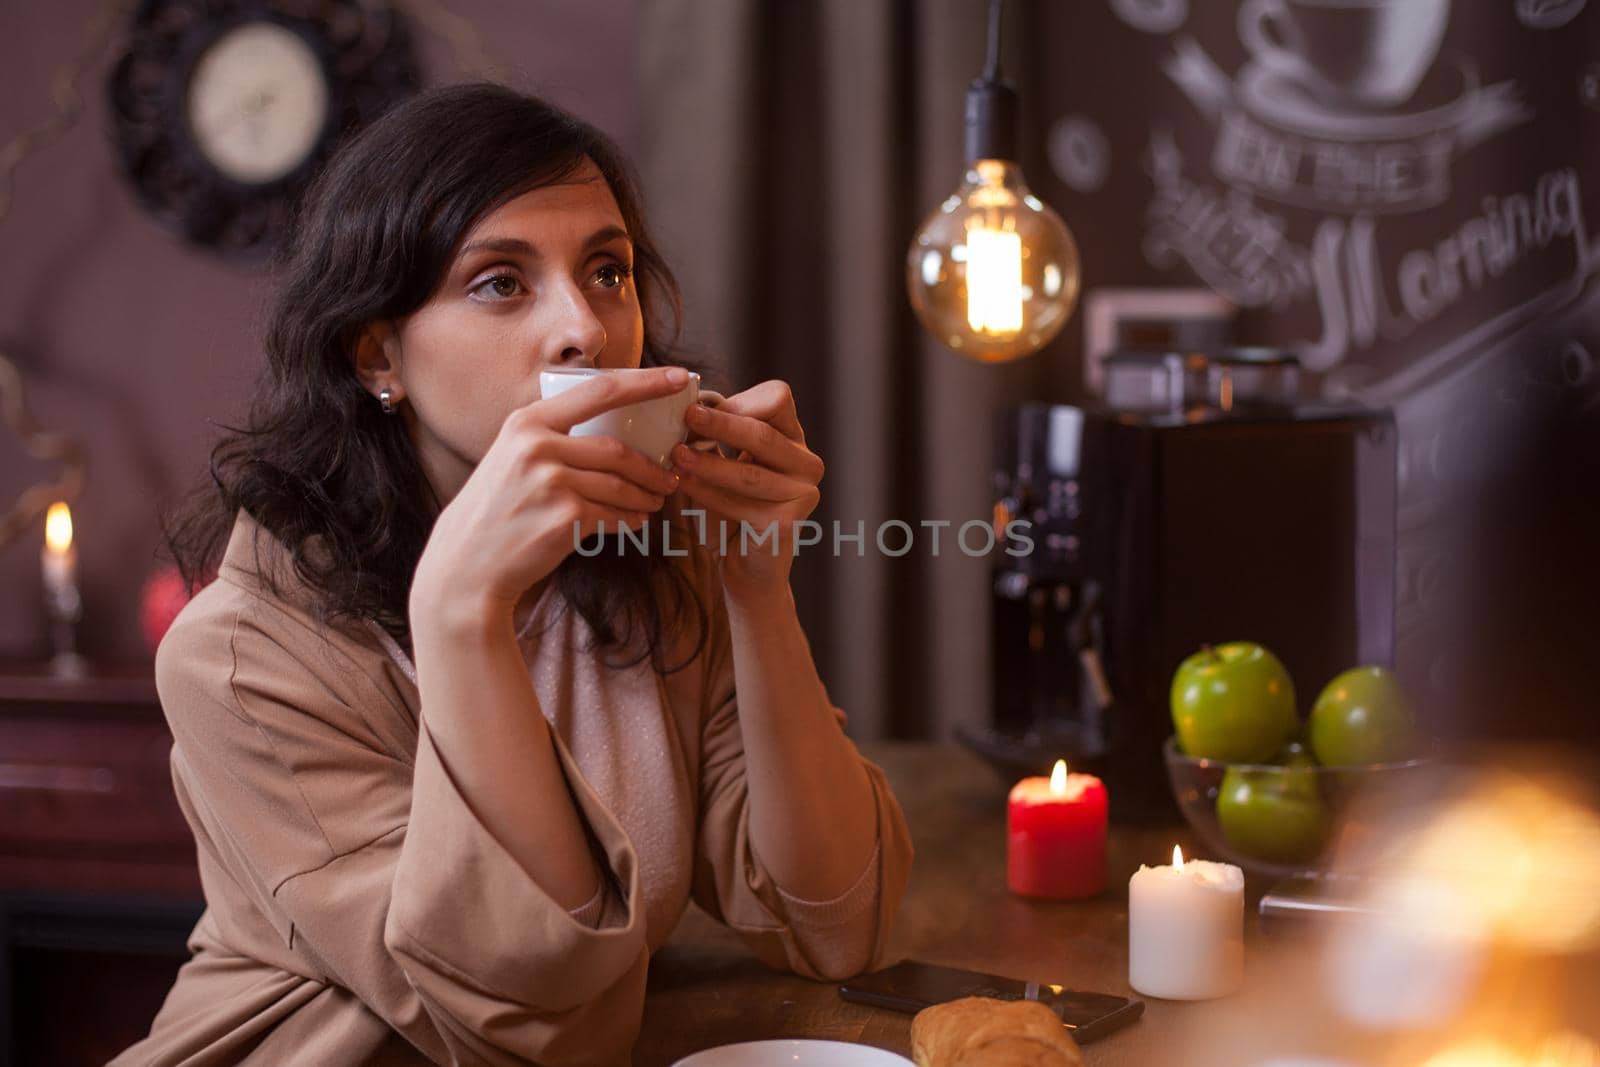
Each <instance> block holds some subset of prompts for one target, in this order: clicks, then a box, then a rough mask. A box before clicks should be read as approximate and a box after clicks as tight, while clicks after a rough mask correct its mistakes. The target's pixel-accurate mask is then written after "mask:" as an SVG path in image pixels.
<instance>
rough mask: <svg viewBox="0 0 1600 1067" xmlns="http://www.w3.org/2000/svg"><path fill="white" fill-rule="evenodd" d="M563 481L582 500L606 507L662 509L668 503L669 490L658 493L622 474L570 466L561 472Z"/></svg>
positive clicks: (644, 509)
mask: <svg viewBox="0 0 1600 1067" xmlns="http://www.w3.org/2000/svg"><path fill="white" fill-rule="evenodd" d="M559 479H560V481H561V482H562V483H563V484H565V485H566V486H567V487H568V488H570V489H571V490H572V491H573V492H575V493H577V494H578V495H579V496H580V497H582V498H583V499H585V500H587V501H589V502H591V503H594V504H600V505H603V506H606V507H613V508H620V509H622V510H624V511H644V512H656V511H660V510H661V508H662V506H663V505H665V504H666V502H667V494H666V493H657V492H655V491H653V490H651V489H646V488H644V487H642V486H640V485H639V484H638V483H637V482H633V481H630V480H629V479H627V478H624V477H622V476H621V475H620V474H612V473H610V472H609V471H592V470H575V469H570V468H569V469H567V470H566V471H564V472H563V473H562V474H561V475H559Z"/></svg>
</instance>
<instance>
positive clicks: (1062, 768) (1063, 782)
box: [1050, 759, 1067, 796]
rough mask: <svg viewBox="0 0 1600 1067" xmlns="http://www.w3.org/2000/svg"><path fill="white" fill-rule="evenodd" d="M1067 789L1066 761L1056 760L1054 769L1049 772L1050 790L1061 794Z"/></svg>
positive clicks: (1057, 794)
mask: <svg viewBox="0 0 1600 1067" xmlns="http://www.w3.org/2000/svg"><path fill="white" fill-rule="evenodd" d="M1066 791H1067V761H1066V760H1064V759H1058V760H1056V768H1055V770H1053V771H1051V772H1050V792H1052V793H1054V794H1055V795H1056V796H1061V795H1062V794H1064V793H1065V792H1066Z"/></svg>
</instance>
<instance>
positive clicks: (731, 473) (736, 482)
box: [672, 445, 816, 502]
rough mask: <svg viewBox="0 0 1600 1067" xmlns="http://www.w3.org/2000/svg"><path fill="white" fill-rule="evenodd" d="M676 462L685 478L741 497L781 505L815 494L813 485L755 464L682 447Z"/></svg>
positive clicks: (679, 448)
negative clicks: (808, 494)
mask: <svg viewBox="0 0 1600 1067" xmlns="http://www.w3.org/2000/svg"><path fill="white" fill-rule="evenodd" d="M672 460H673V463H674V464H675V465H676V466H677V468H678V470H679V471H680V472H681V473H682V474H683V475H684V477H685V480H686V481H687V480H689V479H693V480H694V481H696V482H700V483H703V484H706V485H712V486H716V487H717V488H720V489H726V490H729V491H731V492H733V493H735V494H737V495H739V496H741V497H746V498H753V499H756V500H768V501H773V502H782V501H786V500H795V499H797V498H799V497H802V496H805V495H806V494H807V493H810V492H815V491H816V486H815V484H814V483H811V482H807V481H805V480H803V479H800V478H794V477H791V476H789V475H787V474H780V473H778V472H777V471H775V470H769V469H767V468H766V467H761V466H757V465H756V464H754V463H739V462H737V461H736V460H731V459H725V458H723V457H722V456H720V455H718V454H717V453H715V452H700V451H697V450H696V449H693V448H690V447H688V446H687V445H679V446H678V447H677V448H676V449H674V450H673V453H672Z"/></svg>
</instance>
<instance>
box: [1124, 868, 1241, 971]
mask: <svg viewBox="0 0 1600 1067" xmlns="http://www.w3.org/2000/svg"><path fill="white" fill-rule="evenodd" d="M1243 982H1244V872H1243V871H1241V870H1240V869H1239V868H1237V867H1235V866H1234V865H1233V864H1231V863H1210V862H1208V861H1206V860H1190V861H1188V862H1187V863H1186V862H1184V859H1183V852H1182V851H1181V850H1179V849H1178V848H1176V847H1174V848H1173V850H1172V866H1170V867H1145V866H1140V868H1139V869H1138V870H1137V871H1135V872H1133V878H1132V879H1130V880H1129V882H1128V984H1129V985H1131V986H1133V988H1134V989H1136V990H1138V991H1139V992H1140V993H1143V994H1144V995H1145V996H1150V997H1163V998H1165V999H1167V1000H1208V999H1210V998H1212V997H1222V996H1227V995H1228V994H1229V993H1232V992H1233V991H1235V990H1236V989H1238V988H1239V986H1240V985H1241V984H1242V983H1243Z"/></svg>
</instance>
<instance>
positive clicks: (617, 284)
mask: <svg viewBox="0 0 1600 1067" xmlns="http://www.w3.org/2000/svg"><path fill="white" fill-rule="evenodd" d="M632 273H633V268H631V267H625V266H623V265H622V264H621V263H607V264H606V265H605V266H603V267H601V268H600V269H599V270H597V271H595V273H594V276H595V279H596V280H597V281H599V282H600V284H601V286H602V287H604V288H606V289H619V288H621V287H622V285H623V284H624V283H626V282H627V280H628V277H629V275H631V274H632Z"/></svg>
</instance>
